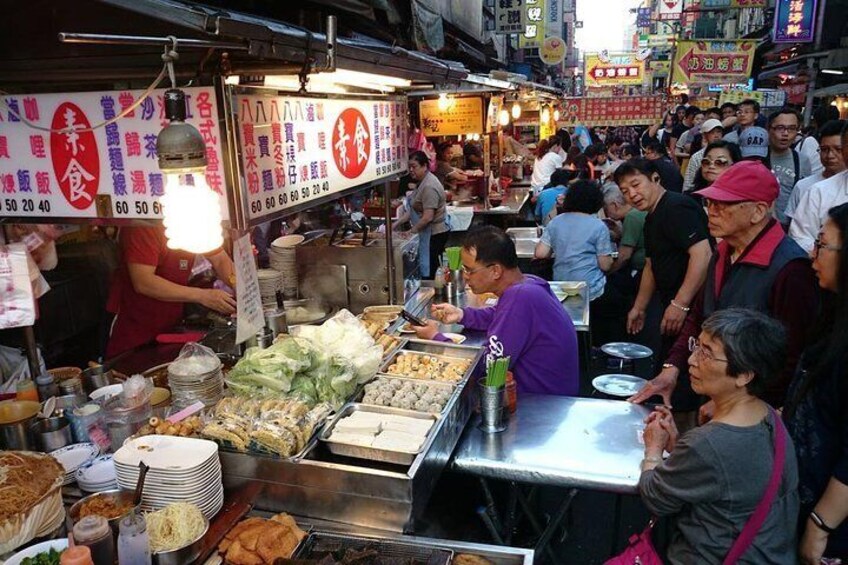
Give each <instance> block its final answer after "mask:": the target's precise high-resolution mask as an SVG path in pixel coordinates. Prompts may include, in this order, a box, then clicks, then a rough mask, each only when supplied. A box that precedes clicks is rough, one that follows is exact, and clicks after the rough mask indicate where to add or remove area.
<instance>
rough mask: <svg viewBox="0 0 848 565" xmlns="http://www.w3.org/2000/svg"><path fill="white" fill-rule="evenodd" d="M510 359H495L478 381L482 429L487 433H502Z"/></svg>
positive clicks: (504, 427)
mask: <svg viewBox="0 0 848 565" xmlns="http://www.w3.org/2000/svg"><path fill="white" fill-rule="evenodd" d="M508 370H509V357H502V358H499V359H494V360H493V361H492V362H491V363H489V365H488V367H487V368H486V376H485V377H483V378H482V379H480V380H479V381H478V383H477V384H478V388H479V391H480V429H481V430H483V431H484V432H486V433H497V432H502V431H504V430H505V429H506V426H505V425H504V406H505V404H506V402H505V399H506V373H507V371H508Z"/></svg>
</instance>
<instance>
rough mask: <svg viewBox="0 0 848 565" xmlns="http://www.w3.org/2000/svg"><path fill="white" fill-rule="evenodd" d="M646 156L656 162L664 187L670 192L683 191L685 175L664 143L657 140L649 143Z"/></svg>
mask: <svg viewBox="0 0 848 565" xmlns="http://www.w3.org/2000/svg"><path fill="white" fill-rule="evenodd" d="M645 158H646V159H648V160H650V161H653V162H654V165H655V166H656V168H657V171H658V172H659V175H660V181H661V182H662V186H663V188H665V189H666V190H668V191H670V192H682V191H683V176H682V175H681V174H680V168H679V167H678V166H677V163H675V162H674V161H673V160H672V159H671V157H669V156H668V153H667V152H666V149H665V146H664V145H663V144H662V143H657V142H656V141H652V142H651V143H648V145H647V146H646V147H645Z"/></svg>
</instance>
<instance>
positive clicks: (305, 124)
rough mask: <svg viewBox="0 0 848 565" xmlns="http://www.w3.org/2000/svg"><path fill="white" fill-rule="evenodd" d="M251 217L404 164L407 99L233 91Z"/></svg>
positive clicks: (390, 172) (374, 177)
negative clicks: (282, 94) (263, 94)
mask: <svg viewBox="0 0 848 565" xmlns="http://www.w3.org/2000/svg"><path fill="white" fill-rule="evenodd" d="M235 107H236V112H237V118H238V119H237V127H238V137H239V143H240V147H241V166H242V174H243V175H244V183H245V188H246V193H247V199H248V206H247V213H248V217H249V218H250V220H251V221H253V220H256V219H259V218H262V217H264V216H268V215H270V214H275V213H278V212H280V211H282V210H286V209H288V208H292V207H294V206H300V205H302V204H304V203H308V202H310V201H313V200H317V199H319V198H323V197H326V196H329V195H332V194H335V193H338V192H341V191H343V190H345V189H348V188H352V187H355V186H360V185H364V184H367V183H369V182H372V181H375V180H378V179H381V178H386V177H390V176H393V175H397V174H400V173H403V172H404V171H406V166H407V147H406V101H405V99H404V98H400V97H390V98H381V99H364V98H363V99H359V98H355V99H340V98H329V99H328V98H309V97H297V96H275V97H271V96H262V95H238V96H236V97H235Z"/></svg>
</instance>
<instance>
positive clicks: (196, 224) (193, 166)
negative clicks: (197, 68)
mask: <svg viewBox="0 0 848 565" xmlns="http://www.w3.org/2000/svg"><path fill="white" fill-rule="evenodd" d="M165 115H166V117H167V118H168V120H169V123H168V125H167V126H165V127H164V128H162V131H160V132H159V135H158V136H157V138H156V152H157V154H158V157H159V168H160V169H162V172H163V173H165V194H164V196H162V198H161V199H160V202H161V203H162V215H163V218H162V223H163V224H164V226H165V237H166V238H167V239H168V243H167V245H168V247H169V248H170V249H183V250H185V251H188V252H190V253H208V252H209V251H213V250H215V249H217V248H219V247H221V245H222V244H223V242H224V239H223V237H222V235H221V209H220V204H219V201H218V195H217V194H216V193H215V192H213V191H212V190H211V189H210V188H209V185H208V184H207V183H206V176H205V171H206V144H205V143H204V142H203V136H201V135H200V132H199V131H197V129H196V128H195V127H194V126H192V125H191V124H187V123H185V119H186V102H185V93H184V92H183V91H182V90H179V89H177V88H172V89H170V90H167V91H165Z"/></svg>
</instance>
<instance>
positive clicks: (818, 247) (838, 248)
mask: <svg viewBox="0 0 848 565" xmlns="http://www.w3.org/2000/svg"><path fill="white" fill-rule="evenodd" d="M822 249H826V250H828V251H836V252H839V251H842V246H841V245H829V244H827V243H822V240H821V236H819V237H817V238H816V239H815V241H813V252H814V253H815V254H816V255H818V253H819V251H821V250H822Z"/></svg>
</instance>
